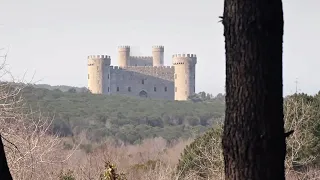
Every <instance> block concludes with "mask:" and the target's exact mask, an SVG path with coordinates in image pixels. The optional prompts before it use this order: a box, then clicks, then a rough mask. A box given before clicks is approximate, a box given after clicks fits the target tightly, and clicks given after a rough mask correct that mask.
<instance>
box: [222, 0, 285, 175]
mask: <svg viewBox="0 0 320 180" xmlns="http://www.w3.org/2000/svg"><path fill="white" fill-rule="evenodd" d="M222 23H223V25H224V36H225V49H226V117H225V126H224V135H223V140H222V143H223V150H224V160H225V175H226V180H284V179H285V172H284V160H285V153H286V147H285V136H284V121H283V96H282V91H283V90H282V42H283V24H284V23H283V10H282V2H281V0H259V1H258V0H225V4H224V14H223V20H222Z"/></svg>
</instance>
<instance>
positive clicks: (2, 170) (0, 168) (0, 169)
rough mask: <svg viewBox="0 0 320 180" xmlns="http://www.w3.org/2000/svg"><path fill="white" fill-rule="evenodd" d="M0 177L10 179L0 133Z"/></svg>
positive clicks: (5, 179)
mask: <svg viewBox="0 0 320 180" xmlns="http://www.w3.org/2000/svg"><path fill="white" fill-rule="evenodd" d="M0 179H3V180H12V177H11V173H10V170H9V167H8V163H7V158H6V154H5V152H4V147H3V143H2V136H1V135H0Z"/></svg>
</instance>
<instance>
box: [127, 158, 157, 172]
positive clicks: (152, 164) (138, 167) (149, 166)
mask: <svg viewBox="0 0 320 180" xmlns="http://www.w3.org/2000/svg"><path fill="white" fill-rule="evenodd" d="M160 162H161V161H160V160H159V159H158V160H148V161H147V162H146V163H143V164H135V165H133V166H132V167H131V169H132V170H134V171H135V172H138V171H145V170H154V169H155V168H156V166H157V164H159V163H160Z"/></svg>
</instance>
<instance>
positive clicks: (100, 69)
mask: <svg viewBox="0 0 320 180" xmlns="http://www.w3.org/2000/svg"><path fill="white" fill-rule="evenodd" d="M110 64H111V58H110V56H107V55H96V56H95V55H93V56H88V88H89V90H90V91H91V92H92V93H93V94H109V92H108V91H109V87H110Z"/></svg>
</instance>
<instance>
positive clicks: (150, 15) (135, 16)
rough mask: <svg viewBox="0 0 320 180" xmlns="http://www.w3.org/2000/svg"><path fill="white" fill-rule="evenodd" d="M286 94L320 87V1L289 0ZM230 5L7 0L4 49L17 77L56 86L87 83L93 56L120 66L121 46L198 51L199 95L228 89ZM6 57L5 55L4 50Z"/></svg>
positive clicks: (201, 0)
mask: <svg viewBox="0 0 320 180" xmlns="http://www.w3.org/2000/svg"><path fill="white" fill-rule="evenodd" d="M283 4H284V19H285V30H284V33H285V35H284V64H283V65H284V94H288V93H293V92H295V86H296V84H295V80H296V78H298V82H299V83H298V88H299V90H300V91H303V92H306V93H310V94H314V93H316V92H318V91H319V90H320V80H318V77H320V69H319V68H320V61H319V60H320V58H319V51H320V49H319V48H317V47H320V46H319V42H320V35H319V33H320V8H319V7H320V1H319V0H305V1H302V0H283ZM222 13H223V0H210V1H209V0H197V1H194V0H157V1H154V0H54V1H49V0H0V47H3V48H6V50H9V52H8V59H7V64H8V67H9V68H10V71H11V72H12V73H13V75H14V76H15V77H17V78H20V79H21V78H22V76H23V74H24V73H26V72H27V76H26V77H25V80H26V81H29V80H31V77H32V76H33V74H34V73H35V77H34V79H33V82H34V81H37V80H41V81H40V83H46V84H51V85H71V86H87V56H88V55H100V54H106V55H110V56H111V57H112V64H113V65H117V59H116V57H117V56H116V55H117V46H119V45H131V46H134V49H133V50H132V51H134V53H135V55H151V46H152V45H164V46H165V64H166V65H171V56H172V54H175V53H195V54H197V56H198V64H197V66H196V91H197V92H199V91H206V92H209V93H213V94H217V93H220V92H223V91H224V83H225V54H224V53H225V50H224V37H223V26H222V24H221V23H218V21H219V18H218V16H221V15H222ZM2 53H4V51H2Z"/></svg>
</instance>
